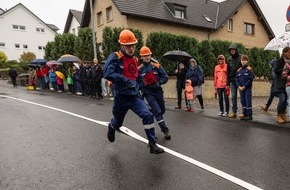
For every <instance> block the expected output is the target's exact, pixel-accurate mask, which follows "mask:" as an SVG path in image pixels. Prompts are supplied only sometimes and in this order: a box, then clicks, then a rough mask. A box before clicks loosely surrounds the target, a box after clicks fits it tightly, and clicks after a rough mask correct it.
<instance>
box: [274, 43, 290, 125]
mask: <svg viewBox="0 0 290 190" xmlns="http://www.w3.org/2000/svg"><path fill="white" fill-rule="evenodd" d="M289 60H290V47H285V48H284V49H283V51H282V55H281V57H280V58H279V59H277V61H276V63H275V66H274V73H275V79H274V80H273V85H274V88H273V92H274V95H275V96H276V97H278V98H279V102H278V105H277V119H276V121H277V123H280V124H284V123H286V122H288V120H287V117H286V108H287V94H286V78H284V77H282V72H283V68H284V66H285V62H287V61H289Z"/></svg>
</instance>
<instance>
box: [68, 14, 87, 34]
mask: <svg viewBox="0 0 290 190" xmlns="http://www.w3.org/2000/svg"><path fill="white" fill-rule="evenodd" d="M82 14H83V12H82V11H78V10H73V9H70V10H69V12H68V16H67V19H66V23H65V27H64V31H63V33H71V34H75V35H78V32H79V28H80V25H81V20H82Z"/></svg>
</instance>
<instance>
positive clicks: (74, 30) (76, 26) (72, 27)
mask: <svg viewBox="0 0 290 190" xmlns="http://www.w3.org/2000/svg"><path fill="white" fill-rule="evenodd" d="M79 28H80V23H79V22H78V21H77V19H76V18H75V17H73V18H72V21H71V25H70V29H69V32H68V33H71V34H75V35H78V32H79Z"/></svg>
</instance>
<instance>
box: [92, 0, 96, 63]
mask: <svg viewBox="0 0 290 190" xmlns="http://www.w3.org/2000/svg"><path fill="white" fill-rule="evenodd" d="M90 8H91V21H92V36H93V47H94V58H97V48H96V32H95V19H94V10H93V3H92V0H90Z"/></svg>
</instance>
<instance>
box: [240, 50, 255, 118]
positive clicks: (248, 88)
mask: <svg viewBox="0 0 290 190" xmlns="http://www.w3.org/2000/svg"><path fill="white" fill-rule="evenodd" d="M248 61H249V58H248V56H247V55H242V56H241V63H242V67H240V68H239V69H238V71H237V74H236V85H237V86H238V88H239V91H240V98H241V104H242V109H243V115H244V117H242V118H240V120H244V121H248V120H253V117H252V84H253V79H254V74H253V71H252V68H251V67H250V66H248Z"/></svg>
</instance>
